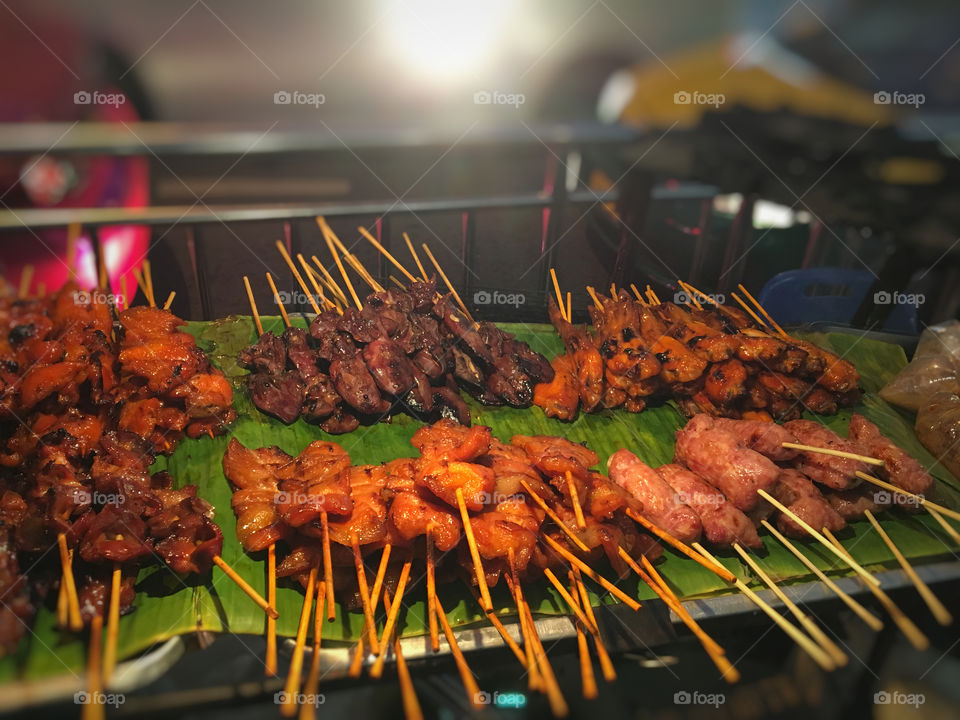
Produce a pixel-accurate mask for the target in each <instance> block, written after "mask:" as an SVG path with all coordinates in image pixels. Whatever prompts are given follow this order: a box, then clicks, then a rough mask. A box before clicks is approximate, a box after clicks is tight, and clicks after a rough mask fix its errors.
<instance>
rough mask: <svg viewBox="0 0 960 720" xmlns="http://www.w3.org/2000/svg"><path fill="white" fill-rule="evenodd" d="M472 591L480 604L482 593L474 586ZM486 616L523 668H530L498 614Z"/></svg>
mask: <svg viewBox="0 0 960 720" xmlns="http://www.w3.org/2000/svg"><path fill="white" fill-rule="evenodd" d="M470 591H471V592H472V593H473V597H474V598H475V599H476V600H477V603H478V604H479V603H480V593H478V592H477V589H476V588H475V587H473V586H472V585H471V586H470ZM486 615H487V620H489V621H490V624H491V625H493V627H494V629H495V630H496V631H497V632H498V633H500V637H501V638H502V639H503V644H504V645H506V646H507V647H508V648H509V649H510V651H511V652H512V653H513V654H514V656H515V657H516V658H517V661H518V662H519V663H520V665H521V666H523V667H524V668H526V667H528V665H527V658H526V656H525V655H524V653H523V650H522V649H521V648H520V646H519V645H518V644H517V641H516V640H514V639H513V637H512V636H511V635H510V633H509V632H507V628H506V627H504V625H503V623H502V622H500V618H498V617H497V614H496V612H488V613H487V614H486ZM521 635H522V632H521Z"/></svg>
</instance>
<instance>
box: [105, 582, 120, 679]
mask: <svg viewBox="0 0 960 720" xmlns="http://www.w3.org/2000/svg"><path fill="white" fill-rule="evenodd" d="M121 579H122V578H121V576H120V565H118V564H115V565H114V566H113V573H112V575H111V577H110V607H109V609H108V610H107V644H106V648H105V649H104V651H103V684H104V685H110V679H111V678H112V677H113V671H114V668H116V666H117V639H118V628H119V625H120V580H121Z"/></svg>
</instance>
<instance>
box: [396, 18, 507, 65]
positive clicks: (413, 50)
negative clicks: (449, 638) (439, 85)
mask: <svg viewBox="0 0 960 720" xmlns="http://www.w3.org/2000/svg"><path fill="white" fill-rule="evenodd" d="M506 8H507V2H506V0H480V1H478V0H410V1H409V2H404V3H402V4H401V5H400V7H398V8H397V10H396V11H395V13H394V17H393V24H392V26H391V28H390V31H391V33H390V34H391V36H392V37H393V39H394V41H395V42H396V43H397V44H398V46H399V51H400V54H401V56H402V57H403V58H404V59H405V60H406V61H408V62H409V63H410V64H411V65H412V66H413V67H414V68H415V69H416V70H417V71H419V72H421V73H424V74H426V75H429V76H431V77H433V78H437V79H454V78H464V77H466V76H468V75H469V74H470V73H472V72H474V71H476V70H478V69H479V68H481V67H482V66H483V65H484V63H485V62H486V61H487V60H489V59H490V57H491V55H492V54H493V51H494V49H495V46H496V43H497V40H498V35H499V33H500V31H501V21H502V20H503V17H504V14H505V12H504V11H505V10H506Z"/></svg>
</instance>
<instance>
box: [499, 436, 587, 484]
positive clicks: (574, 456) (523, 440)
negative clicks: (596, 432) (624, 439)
mask: <svg viewBox="0 0 960 720" xmlns="http://www.w3.org/2000/svg"><path fill="white" fill-rule="evenodd" d="M510 444H511V445H516V446H517V447H520V448H523V449H524V450H525V451H526V453H527V455H529V457H530V460H531V462H532V463H533V465H534V467H536V468H537V469H538V470H539V471H540V472H542V473H543V474H544V475H546V476H547V477H549V478H558V477H559V478H565V476H566V474H567V473H568V472H569V473H570V474H571V475H572V476H573V477H574V478H575V479H578V480H581V481H586V480H589V478H590V468H592V467H593V466H594V465H596V464H597V463H598V462H600V458H599V457H597V454H596V453H595V452H594V451H593V450H591V449H590V448H587V447H584V446H583V445H580V444H579V443H575V442H571V441H570V440H567V439H566V438H561V437H554V436H552V435H514V436H513V437H512V438H511V439H510ZM579 489H580V488H579V487H578V490H579Z"/></svg>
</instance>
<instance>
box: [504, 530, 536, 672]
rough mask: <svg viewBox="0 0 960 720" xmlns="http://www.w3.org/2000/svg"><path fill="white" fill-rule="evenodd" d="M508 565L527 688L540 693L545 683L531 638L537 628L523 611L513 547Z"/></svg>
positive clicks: (521, 592)
mask: <svg viewBox="0 0 960 720" xmlns="http://www.w3.org/2000/svg"><path fill="white" fill-rule="evenodd" d="M507 565H508V569H509V570H510V573H509V575H507V576H506V577H505V579H506V580H507V587H508V589H509V590H510V595H511V597H512V598H513V603H514V605H515V606H516V608H517V617H518V619H519V621H520V635H521V637H522V638H523V652H524V657H525V659H526V667H527V687H528V688H529V689H530V690H531V691H540V690H542V689H543V681H542V680H541V678H540V668H539V666H538V665H537V658H536V655H535V653H534V650H533V648H534V645H533V643H534V641H533V640H532V639H531V636H532V634H533V633H534V632H536V628H530V627H529V626H528V625H527V614H526V613H525V612H524V611H523V607H524V604H525V601H524V598H523V589H522V588H521V587H520V580H519V579H518V577H517V565H516V560H515V557H514V552H513V547H508V548H507Z"/></svg>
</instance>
